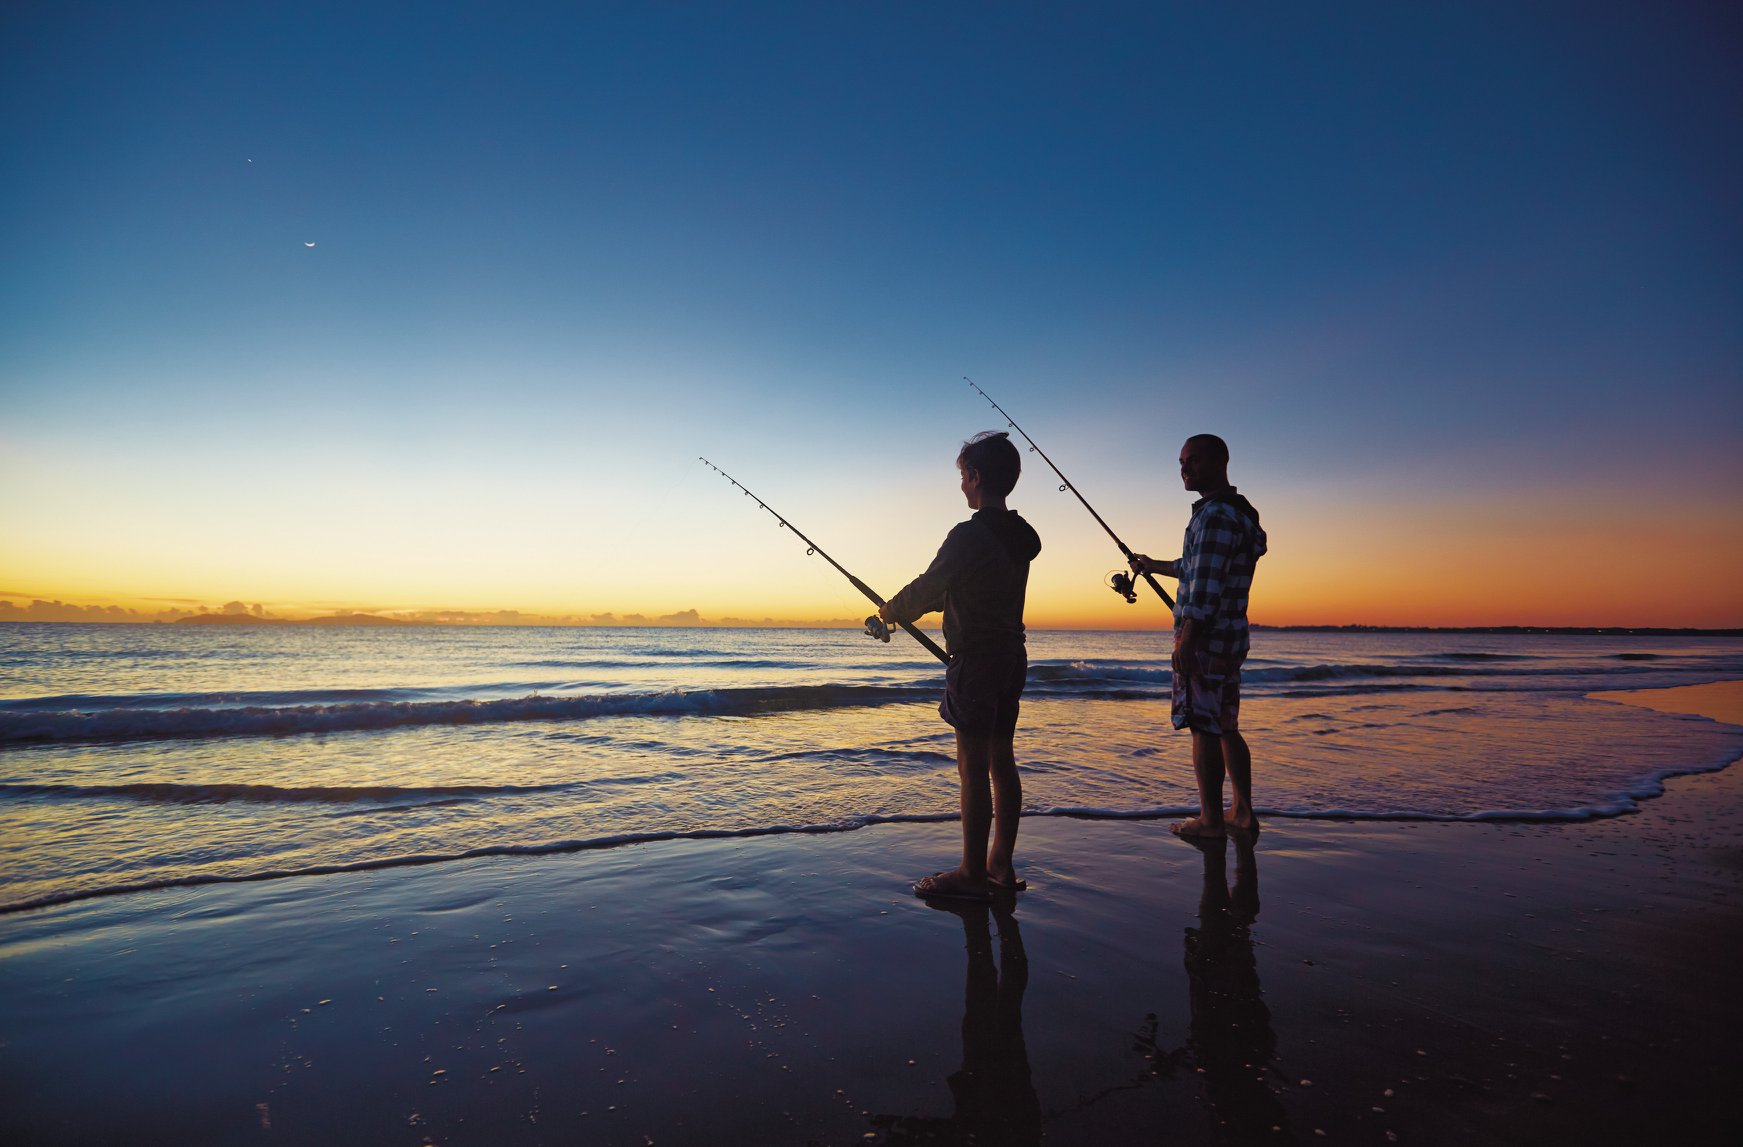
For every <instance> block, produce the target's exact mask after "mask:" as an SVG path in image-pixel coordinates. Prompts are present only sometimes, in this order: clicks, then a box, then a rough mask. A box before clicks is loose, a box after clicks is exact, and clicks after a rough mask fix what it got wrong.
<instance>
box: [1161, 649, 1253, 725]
mask: <svg viewBox="0 0 1743 1147" xmlns="http://www.w3.org/2000/svg"><path fill="white" fill-rule="evenodd" d="M1173 701H1174V711H1173V714H1172V716H1173V719H1174V727H1175V728H1176V729H1191V730H1192V731H1193V732H1195V733H1204V734H1206V735H1208V736H1212V737H1220V736H1222V735H1223V734H1224V733H1232V732H1234V731H1235V730H1236V729H1237V728H1239V727H1240V723H1241V665H1240V662H1238V661H1237V662H1235V663H1234V664H1233V665H1230V666H1228V667H1227V669H1226V671H1225V672H1222V673H1215V674H1212V673H1176V674H1174V689H1173Z"/></svg>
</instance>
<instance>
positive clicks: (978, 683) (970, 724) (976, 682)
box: [938, 646, 1029, 737]
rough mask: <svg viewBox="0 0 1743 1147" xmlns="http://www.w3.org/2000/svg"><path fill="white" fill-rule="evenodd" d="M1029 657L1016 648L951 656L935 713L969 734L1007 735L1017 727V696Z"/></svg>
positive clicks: (1025, 675) (977, 651)
mask: <svg viewBox="0 0 1743 1147" xmlns="http://www.w3.org/2000/svg"><path fill="white" fill-rule="evenodd" d="M1028 676H1029V657H1028V654H1027V653H1026V652H1025V651H1024V650H1023V648H1022V647H1021V646H1019V647H1018V648H1016V649H987V650H973V651H971V652H968V653H960V654H957V655H956V656H954V657H952V658H951V659H950V664H949V665H948V666H946V667H945V670H944V700H943V701H942V702H941V703H940V704H939V706H938V715H939V716H940V717H943V718H944V720H945V722H946V723H947V724H949V725H951V726H952V727H953V728H955V729H956V731H957V732H958V733H961V734H963V735H964V736H969V737H1009V736H1011V735H1012V734H1013V733H1015V732H1016V729H1017V709H1018V698H1020V697H1021V696H1022V695H1023V685H1024V683H1025V682H1026V681H1027V680H1028Z"/></svg>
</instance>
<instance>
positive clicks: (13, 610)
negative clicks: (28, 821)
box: [0, 590, 860, 629]
mask: <svg viewBox="0 0 1743 1147" xmlns="http://www.w3.org/2000/svg"><path fill="white" fill-rule="evenodd" d="M9 598H10V599H14V600H7V599H9ZM138 600H144V601H151V602H166V603H175V604H173V605H171V606H170V607H169V608H165V609H146V610H139V609H132V608H128V607H125V606H121V605H108V604H93V605H78V604H74V603H72V602H66V601H62V600H60V599H58V598H54V599H48V598H42V597H37V596H33V595H30V594H24V593H14V592H10V591H5V590H0V622H7V621H13V622H18V621H73V622H93V621H102V622H153V621H157V622H173V621H179V620H181V619H182V618H184V617H202V616H204V617H235V618H243V617H252V618H258V619H260V620H262V621H300V620H308V619H310V618H312V617H330V616H334V615H338V616H345V615H350V614H373V615H376V616H379V617H383V618H387V619H389V620H393V621H402V622H411V623H413V624H419V625H515V626H576V627H587V628H606V627H613V626H677V627H686V626H720V627H722V628H752V627H756V628H762V627H768V628H783V629H847V628H858V626H859V624H860V622H859V621H858V620H856V619H853V618H842V617H833V618H788V619H780V618H773V617H763V618H743V617H732V616H728V617H718V618H711V617H704V616H703V615H702V613H701V611H699V610H697V609H693V608H692V609H681V610H678V611H676V612H673V613H663V614H659V615H657V616H652V617H650V616H648V615H647V614H643V613H625V614H618V613H615V612H613V611H610V610H605V611H601V612H598V613H586V614H567V613H565V614H546V613H527V612H524V611H522V610H518V609H467V608H448V609H405V608H396V607H393V606H385V605H368V606H360V605H351V606H348V605H343V604H340V603H336V602H311V603H297V604H295V605H287V604H284V603H278V605H277V606H276V609H277V610H278V612H274V611H273V610H268V609H267V608H266V606H265V604H264V603H263V602H258V601H256V602H246V601H243V600H241V599H240V598H237V599H232V600H230V601H226V602H224V603H223V604H221V605H211V604H209V603H207V602H203V601H200V600H199V599H197V598H174V597H150V598H143V599H138Z"/></svg>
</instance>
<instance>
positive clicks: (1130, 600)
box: [962, 374, 1174, 609]
mask: <svg viewBox="0 0 1743 1147" xmlns="http://www.w3.org/2000/svg"><path fill="white" fill-rule="evenodd" d="M962 381H964V382H966V383H968V385H970V386H972V387H974V389H975V393H976V394H979V395H980V396H981V397H982V398H984V399H986V400H987V401H988V402H992V406H993V409H994V410H996V411H998V412H999V414H1000V415H1001V416H1002V417H1003V418H1004V420H1005V423H1006V424H1007V425H1008V426H1010V428H1011V429H1012V430H1015V431H1016V432H1017V433H1018V434H1021V435H1022V436H1023V440H1024V441H1025V442H1027V443H1028V444H1029V449H1031V450H1033V451H1034V452H1035V453H1037V454H1039V455H1041V461H1043V462H1045V463H1047V465H1049V466H1052V467H1053V472H1054V473H1055V474H1057V475H1059V481H1060V483H1061V485H1060V487H1059V489H1060V491H1061V492H1064V491H1066V490H1070V491H1071V492H1072V493H1073V494H1076V495H1077V500H1078V501H1079V502H1082V503H1083V508H1084V509H1086V510H1088V511H1089V516H1090V517H1092V518H1094V519H1095V521H1096V525H1098V526H1100V527H1101V528H1102V529H1104V530H1106V531H1107V532H1108V537H1110V538H1112V539H1113V540H1114V545H1116V546H1118V547H1120V552H1121V553H1122V554H1125V555H1126V560H1127V561H1131V560H1132V558H1133V557H1134V556H1135V555H1134V554H1133V553H1132V548H1131V547H1130V546H1128V545H1126V543H1124V542H1122V541H1120V535H1118V534H1116V533H1114V528H1113V527H1112V526H1110V525H1108V524H1107V523H1106V522H1104V521H1102V516H1101V515H1100V514H1098V513H1096V512H1095V507H1094V506H1092V505H1090V504H1089V499H1088V498H1085V497H1084V496H1083V494H1082V493H1080V492H1079V491H1078V489H1077V487H1076V486H1073V485H1072V484H1071V479H1070V478H1067V477H1066V476H1065V471H1063V470H1061V469H1060V468H1059V467H1057V466H1054V465H1053V459H1051V458H1049V457H1047V451H1045V450H1043V449H1041V447H1039V446H1037V445H1035V440H1034V439H1033V438H1030V437H1029V432H1028V431H1027V430H1024V429H1023V428H1022V427H1021V426H1018V425H1017V420H1016V419H1014V418H1012V417H1011V416H1010V415H1008V414H1006V413H1005V408H1004V407H1002V406H1000V405H999V404H998V403H996V402H993V396H992V395H990V394H988V393H987V392H986V391H984V390H982V389H981V388H980V385H979V384H978V383H976V382H975V381H974V379H972V378H970V377H968V376H967V375H966V374H965V375H963V376H962ZM1144 580H1145V581H1147V582H1149V583H1150V588H1151V589H1153V590H1155V591H1156V596H1157V597H1159V598H1161V599H1162V604H1163V605H1165V606H1167V607H1168V608H1169V609H1173V608H1174V599H1173V598H1171V597H1169V596H1168V591H1167V590H1165V589H1163V588H1162V587H1161V585H1159V584H1158V583H1157V581H1156V577H1155V575H1154V574H1150V573H1146V574H1144ZM1108 588H1110V589H1112V590H1113V591H1114V592H1115V593H1117V594H1119V595H1120V596H1121V597H1123V598H1125V599H1126V603H1127V604H1128V605H1131V604H1134V603H1136V602H1137V600H1138V587H1137V583H1136V582H1134V581H1133V580H1132V575H1131V574H1129V573H1126V572H1125V571H1124V570H1119V571H1117V572H1115V573H1114V574H1113V575H1111V576H1110V577H1109V578H1108Z"/></svg>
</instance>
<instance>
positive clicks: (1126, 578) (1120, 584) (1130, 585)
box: [1106, 570, 1138, 605]
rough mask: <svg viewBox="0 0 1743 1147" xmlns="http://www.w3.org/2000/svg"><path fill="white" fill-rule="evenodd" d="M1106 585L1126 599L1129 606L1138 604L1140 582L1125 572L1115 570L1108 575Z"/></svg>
mask: <svg viewBox="0 0 1743 1147" xmlns="http://www.w3.org/2000/svg"><path fill="white" fill-rule="evenodd" d="M1106 585H1107V587H1108V588H1109V589H1111V590H1113V591H1114V592H1115V593H1117V594H1119V595H1120V596H1121V597H1123V598H1125V599H1126V604H1127V605H1136V604H1137V603H1138V580H1137V579H1136V578H1135V577H1133V576H1132V575H1131V574H1130V573H1127V572H1126V571H1125V570H1114V571H1113V572H1112V573H1110V574H1108V576H1107V582H1106Z"/></svg>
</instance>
